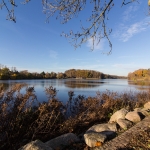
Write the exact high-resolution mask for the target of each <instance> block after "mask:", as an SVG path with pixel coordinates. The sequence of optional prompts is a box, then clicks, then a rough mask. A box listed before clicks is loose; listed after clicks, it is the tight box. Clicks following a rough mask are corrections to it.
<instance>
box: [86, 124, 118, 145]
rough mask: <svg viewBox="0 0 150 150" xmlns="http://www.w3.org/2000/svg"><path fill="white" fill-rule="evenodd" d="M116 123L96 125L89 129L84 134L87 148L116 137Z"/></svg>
mask: <svg viewBox="0 0 150 150" xmlns="http://www.w3.org/2000/svg"><path fill="white" fill-rule="evenodd" d="M115 131H117V126H116V123H105V124H97V125H94V126H92V127H91V128H89V129H88V130H87V131H86V133H85V134H84V140H85V143H86V144H87V145H88V146H89V147H95V146H96V145H97V142H100V143H103V142H104V141H105V140H106V139H107V140H110V139H112V138H114V137H115V136H116V133H115Z"/></svg>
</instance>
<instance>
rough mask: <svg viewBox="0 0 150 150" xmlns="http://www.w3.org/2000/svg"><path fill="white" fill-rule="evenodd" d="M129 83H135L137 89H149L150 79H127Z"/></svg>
mask: <svg viewBox="0 0 150 150" xmlns="http://www.w3.org/2000/svg"><path fill="white" fill-rule="evenodd" d="M128 84H129V85H135V88H136V89H138V90H150V81H128Z"/></svg>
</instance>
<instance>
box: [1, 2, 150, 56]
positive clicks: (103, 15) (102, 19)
mask: <svg viewBox="0 0 150 150" xmlns="http://www.w3.org/2000/svg"><path fill="white" fill-rule="evenodd" d="M5 1H6V0H1V4H0V8H2V7H5V8H6V9H7V11H8V16H7V19H8V20H11V21H14V22H16V18H15V16H14V8H15V7H17V5H16V3H15V0H9V2H7V4H6V2H5ZM29 1H30V0H25V1H24V2H22V3H23V4H26V3H28V2H29ZM115 2H116V1H115V0H42V4H43V11H44V13H45V14H46V16H47V21H49V18H50V17H52V16H54V15H56V19H60V20H61V23H62V24H64V23H67V22H68V21H69V20H71V19H72V18H74V17H76V16H78V15H79V13H80V12H81V11H82V10H83V9H85V7H86V5H87V3H90V6H91V7H92V11H91V15H90V16H89V18H88V21H89V22H90V25H89V26H88V27H84V26H83V25H82V22H81V30H80V31H78V32H76V33H75V32H74V31H73V30H71V31H70V32H69V33H68V34H66V33H64V32H63V33H62V35H63V36H65V37H66V38H68V39H69V42H70V43H71V44H72V45H73V46H74V47H75V48H77V47H79V46H81V45H82V44H83V43H85V42H87V41H88V40H92V44H93V46H92V50H93V49H94V46H95V44H99V43H100V42H101V40H102V39H103V38H106V39H107V41H108V43H109V47H110V50H109V52H108V54H110V53H111V51H112V43H111V41H110V39H109V35H110V34H111V32H112V29H109V28H108V26H107V21H108V20H109V19H108V15H109V13H110V10H111V9H112V8H113V7H114V5H115ZM133 2H138V0H121V1H120V5H121V6H124V5H127V4H130V3H133ZM148 5H149V6H150V0H148ZM10 7H12V8H10ZM95 42H97V43H95Z"/></svg>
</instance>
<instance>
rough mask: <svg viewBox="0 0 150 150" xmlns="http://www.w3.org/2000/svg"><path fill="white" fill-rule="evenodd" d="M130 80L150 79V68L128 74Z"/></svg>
mask: <svg viewBox="0 0 150 150" xmlns="http://www.w3.org/2000/svg"><path fill="white" fill-rule="evenodd" d="M128 79H129V80H150V68H149V69H138V70H135V71H134V72H130V73H129V74H128Z"/></svg>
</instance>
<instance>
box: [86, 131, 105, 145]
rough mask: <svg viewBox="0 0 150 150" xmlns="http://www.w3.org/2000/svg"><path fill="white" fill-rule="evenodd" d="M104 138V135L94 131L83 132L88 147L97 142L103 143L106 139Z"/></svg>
mask: <svg viewBox="0 0 150 150" xmlns="http://www.w3.org/2000/svg"><path fill="white" fill-rule="evenodd" d="M106 138H107V136H106V135H104V134H101V133H96V132H93V133H85V134H84V139H85V143H86V144H87V145H88V146H89V147H95V146H96V144H97V142H101V143H103V142H104V141H105V140H106Z"/></svg>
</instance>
